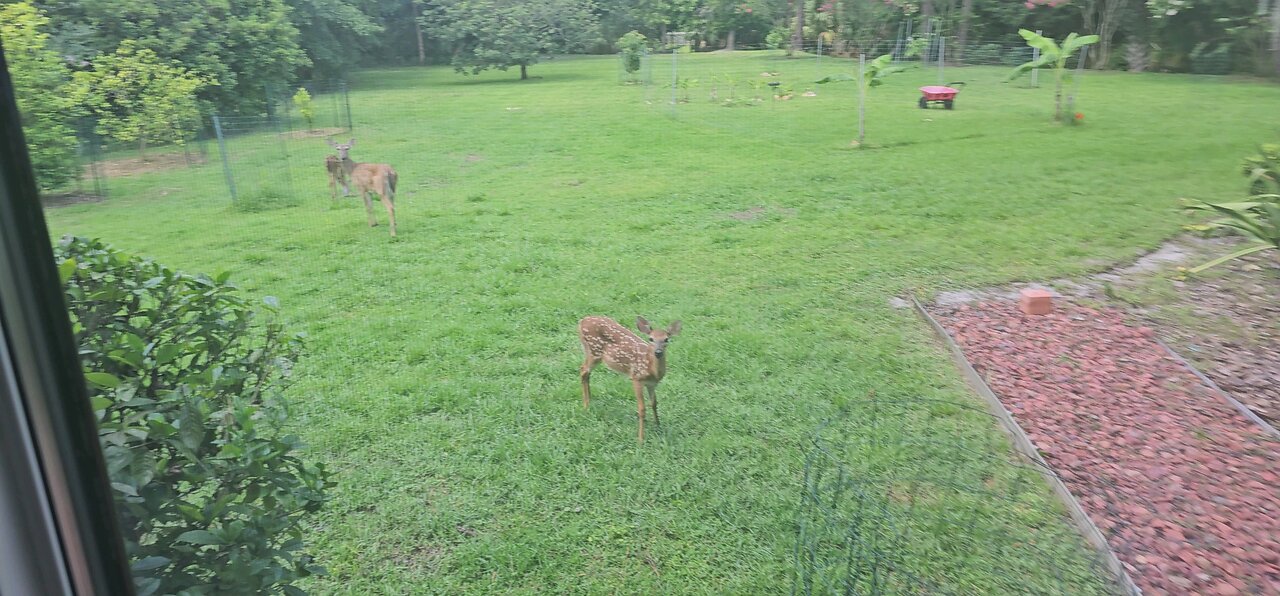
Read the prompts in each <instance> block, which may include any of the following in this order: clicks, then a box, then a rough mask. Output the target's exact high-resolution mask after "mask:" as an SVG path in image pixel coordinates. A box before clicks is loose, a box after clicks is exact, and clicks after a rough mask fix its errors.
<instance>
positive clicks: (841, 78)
mask: <svg viewBox="0 0 1280 596" xmlns="http://www.w3.org/2000/svg"><path fill="white" fill-rule="evenodd" d="M856 80H857V77H854V76H851V75H848V74H845V73H840V74H834V75H831V76H827V77H822V78H821V79H818V80H816V81H814V83H817V84H819V85H825V84H827V83H842V82H845V81H856Z"/></svg>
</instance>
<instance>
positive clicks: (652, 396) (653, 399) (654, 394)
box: [648, 385, 658, 426]
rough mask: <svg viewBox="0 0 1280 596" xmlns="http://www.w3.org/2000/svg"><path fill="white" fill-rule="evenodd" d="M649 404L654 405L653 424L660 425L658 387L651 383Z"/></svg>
mask: <svg viewBox="0 0 1280 596" xmlns="http://www.w3.org/2000/svg"><path fill="white" fill-rule="evenodd" d="M648 388H649V404H650V405H651V406H652V407H653V425H654V426H658V394H657V392H656V391H657V388H656V387H654V386H653V385H649V386H648Z"/></svg>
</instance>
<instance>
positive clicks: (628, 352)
mask: <svg viewBox="0 0 1280 596" xmlns="http://www.w3.org/2000/svg"><path fill="white" fill-rule="evenodd" d="M636 329H639V330H640V333H643V334H645V335H648V336H649V341H648V342H645V341H644V340H643V339H640V336H638V335H636V334H635V333H632V332H631V330H630V329H627V328H626V327H623V326H622V325H619V324H618V322H617V321H614V320H613V319H610V318H609V317H586V318H584V319H582V320H581V321H578V339H579V340H581V341H582V351H583V353H584V354H585V355H586V361H585V362H583V363H582V370H581V377H582V407H583V409H586V408H587V407H588V406H589V405H590V404H591V371H592V370H593V369H594V368H595V367H596V365H597V364H600V363H601V362H604V363H605V366H608V367H609V368H610V369H613V370H614V371H615V372H618V373H621V374H624V375H627V377H629V378H630V379H631V387H632V388H633V389H635V392H636V417H637V418H638V419H639V421H640V431H639V435H638V436H637V437H636V440H637V441H639V442H644V391H645V390H648V391H649V400H650V401H651V402H652V403H653V423H654V424H655V425H656V424H658V395H657V394H656V393H654V389H655V388H656V387H657V386H658V383H660V382H661V381H662V377H664V376H666V374H667V343H668V342H670V341H671V338H672V337H675V336H676V335H679V334H680V321H674V322H672V323H671V325H670V326H668V327H667V329H666V330H662V329H654V328H652V327H650V326H649V321H646V320H644V317H636Z"/></svg>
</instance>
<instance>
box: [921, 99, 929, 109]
mask: <svg viewBox="0 0 1280 596" xmlns="http://www.w3.org/2000/svg"><path fill="white" fill-rule="evenodd" d="M920 109H922V110H927V109H929V100H927V99H925V98H923V97H921V98H920Z"/></svg>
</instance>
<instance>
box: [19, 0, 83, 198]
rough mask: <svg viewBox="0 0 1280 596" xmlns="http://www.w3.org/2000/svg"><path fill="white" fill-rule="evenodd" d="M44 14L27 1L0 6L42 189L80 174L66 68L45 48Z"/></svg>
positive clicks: (21, 112) (46, 23) (21, 115)
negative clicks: (68, 97) (72, 126)
mask: <svg viewBox="0 0 1280 596" xmlns="http://www.w3.org/2000/svg"><path fill="white" fill-rule="evenodd" d="M48 26H49V17H47V16H45V14H44V12H43V11H41V10H40V9H38V8H36V7H35V6H33V5H32V4H30V3H28V2H18V3H15V4H5V5H0V38H3V39H4V45H5V59H6V60H8V63H9V76H10V77H11V78H12V80H13V93H14V99H16V100H17V102H18V114H19V118H20V119H21V123H22V131H23V133H24V136H25V137H26V141H27V152H28V154H30V156H31V167H32V169H33V170H35V174H36V182H38V183H39V184H40V187H41V188H42V189H45V190H50V189H55V188H58V187H60V186H63V185H65V184H67V183H69V182H71V181H73V180H75V179H76V178H78V177H79V176H80V164H79V162H78V160H77V158H76V136H75V132H74V131H73V130H72V128H71V116H72V112H74V107H75V106H74V105H72V103H71V102H70V101H69V100H68V99H67V92H66V86H67V77H66V68H65V67H64V66H63V65H62V63H61V61H59V59H58V55H57V53H55V52H54V51H53V50H52V49H51V48H50V42H49V34H48V33H47V32H46V31H45V30H46V29H47V28H48Z"/></svg>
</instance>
